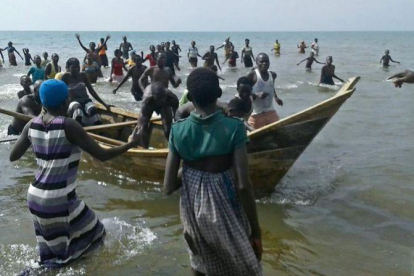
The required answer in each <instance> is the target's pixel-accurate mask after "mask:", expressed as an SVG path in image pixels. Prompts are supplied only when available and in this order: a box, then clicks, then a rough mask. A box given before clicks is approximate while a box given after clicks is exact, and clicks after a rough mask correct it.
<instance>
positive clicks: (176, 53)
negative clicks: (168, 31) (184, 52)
mask: <svg viewBox="0 0 414 276" xmlns="http://www.w3.org/2000/svg"><path fill="white" fill-rule="evenodd" d="M171 44H172V46H171V50H172V51H173V52H174V61H175V64H177V66H178V65H179V63H180V52H181V48H180V45H178V44H176V43H175V40H172V41H171Z"/></svg>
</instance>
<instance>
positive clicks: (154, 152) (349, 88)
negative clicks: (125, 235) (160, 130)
mask: <svg viewBox="0 0 414 276" xmlns="http://www.w3.org/2000/svg"><path fill="white" fill-rule="evenodd" d="M359 79H360V77H359V76H358V77H354V78H350V79H348V81H347V82H346V83H345V84H344V85H343V86H342V88H341V89H340V90H339V91H338V92H337V93H336V94H335V95H334V96H333V97H331V98H329V99H326V100H324V101H322V102H320V103H317V104H315V105H313V106H311V107H309V108H307V109H304V110H302V111H299V112H296V113H294V114H292V115H290V116H288V117H286V118H284V119H281V120H279V121H277V122H275V123H272V124H270V125H267V126H265V127H262V128H260V129H257V130H254V131H252V132H250V133H249V134H248V137H249V138H250V139H254V138H256V137H257V136H260V135H263V134H266V133H268V132H271V131H274V130H276V129H278V128H280V127H283V126H286V125H290V124H294V123H296V122H297V119H298V117H301V116H303V115H306V114H309V113H310V114H312V112H311V111H312V110H315V109H320V108H324V107H329V106H333V105H334V104H338V102H342V104H343V103H344V102H345V101H346V100H347V99H348V98H349V97H351V96H352V94H353V93H354V92H355V90H356V88H355V87H354V86H355V85H356V83H357V82H358V81H359ZM342 104H340V105H339V107H338V109H339V108H340V107H341V106H342ZM98 108H100V107H99V106H98ZM102 108H103V106H102ZM102 108H101V109H102ZM122 113H123V112H121V114H118V113H116V112H114V114H117V115H123V114H122ZM125 113H131V114H135V113H132V112H129V111H127V112H125ZM333 115H334V114H333ZM333 115H332V116H333ZM123 116H125V115H123ZM332 116H330V117H332ZM153 120H157V118H154V119H153ZM322 128H323V127H322ZM98 143H99V144H100V145H101V146H103V147H104V148H111V147H113V146H115V145H112V144H111V145H110V144H108V143H102V142H99V141H98ZM168 152H169V150H168V147H166V148H162V149H138V148H131V149H129V150H128V151H127V152H126V153H127V155H135V156H147V157H158V158H164V157H166V156H167V155H168ZM254 153H255V152H251V153H249V155H250V154H254Z"/></svg>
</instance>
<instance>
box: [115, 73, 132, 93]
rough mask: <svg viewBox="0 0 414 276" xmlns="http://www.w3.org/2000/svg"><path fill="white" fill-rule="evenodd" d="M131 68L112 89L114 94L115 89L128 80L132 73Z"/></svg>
mask: <svg viewBox="0 0 414 276" xmlns="http://www.w3.org/2000/svg"><path fill="white" fill-rule="evenodd" d="M132 70H133V68H131V69H129V70H128V73H127V74H126V75H125V77H124V78H123V79H122V81H121V82H120V83H119V84H118V86H117V87H116V88H115V89H114V90H113V91H112V93H114V94H116V91H118V89H119V88H120V87H121V86H122V85H123V84H124V83H125V82H126V81H127V80H128V78H129V77H130V76H131V75H132V73H131V71H132Z"/></svg>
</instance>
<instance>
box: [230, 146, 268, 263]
mask: <svg viewBox="0 0 414 276" xmlns="http://www.w3.org/2000/svg"><path fill="white" fill-rule="evenodd" d="M233 163H234V168H235V172H236V176H237V181H236V185H237V186H236V189H237V191H238V194H239V196H240V201H241V204H242V206H243V209H244V211H245V213H246V216H247V219H248V220H249V224H250V227H251V230H252V232H251V237H249V238H250V241H251V244H252V247H253V250H254V252H255V254H256V257H257V258H258V259H259V260H260V259H261V256H262V251H263V249H262V236H261V232H260V227H259V219H258V217H257V210H256V202H255V197H254V191H253V185H252V182H251V180H250V176H249V165H248V161H247V150H246V145H243V146H241V147H239V148H238V149H236V150H235V151H234V156H233Z"/></svg>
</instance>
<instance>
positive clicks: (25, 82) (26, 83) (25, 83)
mask: <svg viewBox="0 0 414 276" xmlns="http://www.w3.org/2000/svg"><path fill="white" fill-rule="evenodd" d="M20 85H21V86H22V87H23V90H21V91H19V92H17V97H18V98H19V99H21V98H23V96H26V95H30V94H32V91H31V89H30V86H31V85H32V79H31V78H30V77H29V76H28V75H23V76H21V77H20Z"/></svg>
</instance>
